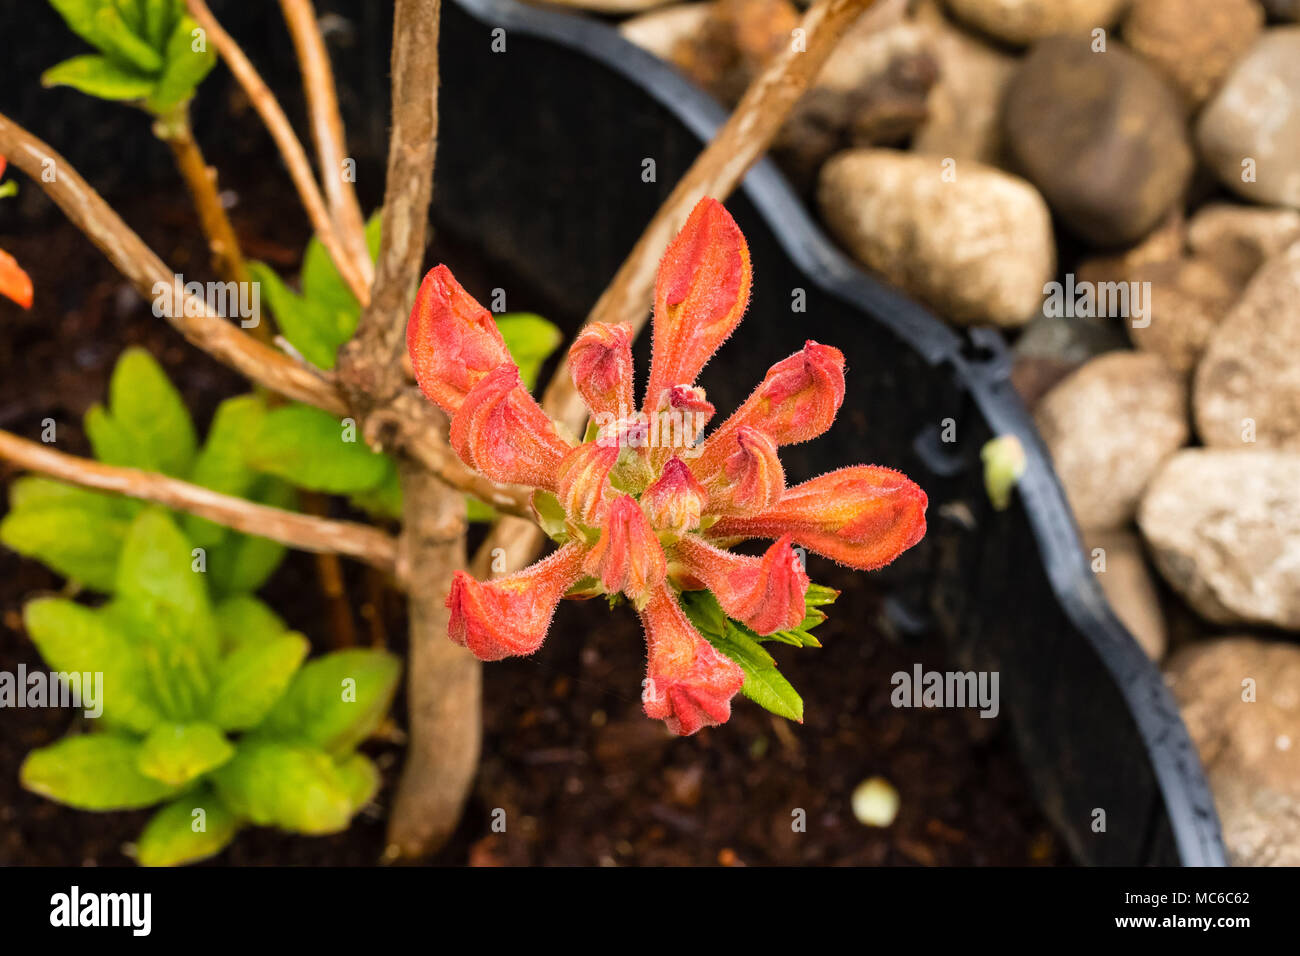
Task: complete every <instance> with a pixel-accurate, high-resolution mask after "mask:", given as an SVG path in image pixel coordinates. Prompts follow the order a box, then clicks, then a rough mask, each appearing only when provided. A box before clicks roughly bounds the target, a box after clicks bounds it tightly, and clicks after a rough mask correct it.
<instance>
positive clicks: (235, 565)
mask: <svg viewBox="0 0 1300 956" xmlns="http://www.w3.org/2000/svg"><path fill="white" fill-rule="evenodd" d="M246 497H248V498H250V499H251V500H253V501H256V502H258V503H259V504H264V505H271V506H272V507H274V508H283V509H285V510H287V511H292V510H293V509H295V508H296V507H297V506H298V495H297V492H295V491H294V489H293V488H292V487H290V486H289V485H287V484H285V483H284V482H283V481H280V480H279V479H278V478H271V477H269V476H267V475H259V476H258V482H257V484H256V485H254V486H253V489H252V491H250V492H249V493H248V495H247V496H246ZM288 553H289V549H288V548H286V547H285V546H284V545H282V544H280V542H278V541H272V540H271V539H270V538H263V537H259V536H258V535H251V534H240V533H239V532H234V531H232V532H230V533H229V534H228V535H226V537H225V539H224V540H223V541H222V542H221V543H220V544H219V545H217V546H216V547H215V548H211V549H210V550H209V551H208V579H209V583H210V584H211V589H212V592H213V593H214V594H218V595H227V594H243V593H247V592H250V591H256V590H257V589H258V588H260V587H261V586H262V585H263V584H265V583H266V582H267V580H268V579H269V578H270V577H271V575H272V574H274V573H275V571H276V569H277V568H278V567H280V564H281V563H282V562H283V561H284V556H285V555H286V554H288Z"/></svg>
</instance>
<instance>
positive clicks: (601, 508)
mask: <svg viewBox="0 0 1300 956" xmlns="http://www.w3.org/2000/svg"><path fill="white" fill-rule="evenodd" d="M618 456H619V447H618V446H617V445H615V444H612V443H611V444H601V443H600V442H594V441H592V442H587V443H586V444H583V445H579V446H578V447H577V448H574V449H573V450H572V451H570V452H569V453H568V454H567V455H565V456H564V460H563V461H562V462H560V470H559V473H558V477H557V482H556V485H557V492H556V494H557V496H558V497H559V499H560V504H561V505H563V506H564V512H565V514H566V515H568V517H569V519H570V520H571V521H573V522H574V523H576V524H580V525H586V526H587V527H591V528H595V527H599V526H600V519H601V515H603V514H604V512H605V506H606V503H607V501H608V498H609V496H610V494H611V489H610V485H609V472H610V469H611V468H613V467H614V463H615V462H617V461H618Z"/></svg>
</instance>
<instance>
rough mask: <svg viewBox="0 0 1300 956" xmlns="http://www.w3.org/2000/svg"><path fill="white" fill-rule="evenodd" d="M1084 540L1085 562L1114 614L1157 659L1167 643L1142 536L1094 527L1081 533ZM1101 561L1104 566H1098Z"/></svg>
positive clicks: (1139, 643)
mask: <svg viewBox="0 0 1300 956" xmlns="http://www.w3.org/2000/svg"><path fill="white" fill-rule="evenodd" d="M1083 542H1084V548H1085V549H1086V550H1087V553H1088V562H1089V564H1090V565H1091V566H1092V569H1093V572H1094V573H1095V574H1096V575H1097V581H1098V582H1099V583H1100V584H1101V589H1102V591H1104V592H1105V593H1106V600H1107V601H1108V602H1109V603H1110V606H1111V608H1112V609H1113V610H1114V611H1115V615H1116V616H1117V617H1118V618H1119V619H1120V622H1121V623H1123V625H1124V626H1125V627H1126V628H1128V630H1129V633H1130V634H1132V635H1133V637H1134V638H1135V639H1136V640H1137V642H1138V645H1139V646H1140V647H1141V648H1142V650H1144V651H1146V653H1147V656H1148V657H1149V658H1151V659H1152V660H1153V661H1159V660H1160V659H1161V658H1162V657H1164V656H1165V647H1166V645H1167V643H1168V636H1167V632H1166V629H1165V615H1164V612H1163V611H1162V610H1161V609H1160V595H1159V594H1158V593H1157V592H1156V584H1155V580H1154V579H1153V578H1152V576H1151V569H1150V568H1148V567H1147V561H1146V555H1145V554H1144V553H1143V550H1142V541H1141V539H1140V538H1138V536H1137V535H1136V534H1134V533H1133V532H1132V531H1129V530H1128V529H1126V528H1121V529H1116V530H1113V531H1103V530H1099V529H1093V530H1090V531H1086V532H1085V533H1084V536H1083ZM1102 562H1104V568H1105V570H1100V568H1101V567H1102V566H1103V565H1102Z"/></svg>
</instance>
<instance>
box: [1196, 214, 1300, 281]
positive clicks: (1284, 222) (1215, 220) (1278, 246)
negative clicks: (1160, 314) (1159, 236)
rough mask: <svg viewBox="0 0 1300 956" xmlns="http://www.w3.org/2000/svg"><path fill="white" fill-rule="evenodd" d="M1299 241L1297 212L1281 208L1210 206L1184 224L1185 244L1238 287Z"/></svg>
mask: <svg viewBox="0 0 1300 956" xmlns="http://www.w3.org/2000/svg"><path fill="white" fill-rule="evenodd" d="M1297 239H1300V212H1297V211H1296V210H1294V209H1287V208H1285V207H1283V206H1238V205H1235V204H1233V203H1226V202H1225V203H1210V204H1209V205H1207V206H1203V207H1202V208H1201V209H1199V210H1198V211H1197V213H1196V215H1194V216H1192V218H1191V219H1190V220H1189V221H1188V223H1187V245H1188V248H1190V249H1191V250H1192V251H1193V252H1195V253H1198V254H1199V255H1202V256H1205V257H1207V258H1209V259H1212V260H1213V261H1214V264H1215V265H1216V266H1218V267H1219V269H1220V270H1222V271H1223V272H1224V273H1225V274H1226V275H1229V276H1231V277H1232V279H1233V280H1234V281H1235V282H1237V283H1239V284H1240V285H1243V286H1244V285H1245V284H1246V283H1247V282H1249V281H1250V278H1251V276H1253V275H1254V274H1255V272H1256V270H1257V269H1259V267H1260V266H1262V265H1263V264H1264V262H1265V260H1267V259H1270V258H1272V257H1273V256H1275V255H1277V253H1279V252H1281V251H1282V250H1283V249H1285V248H1286V247H1287V246H1289V245H1291V243H1293V242H1295V241H1296V240H1297Z"/></svg>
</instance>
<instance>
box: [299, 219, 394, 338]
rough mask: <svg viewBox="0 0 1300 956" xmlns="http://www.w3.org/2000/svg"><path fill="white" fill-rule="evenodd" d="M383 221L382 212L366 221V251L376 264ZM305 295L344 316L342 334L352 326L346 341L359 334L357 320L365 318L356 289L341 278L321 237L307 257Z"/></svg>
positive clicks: (309, 248)
mask: <svg viewBox="0 0 1300 956" xmlns="http://www.w3.org/2000/svg"><path fill="white" fill-rule="evenodd" d="M381 220H382V217H381V216H380V214H379V212H375V213H373V214H371V216H370V218H369V219H368V220H366V248H367V249H368V250H369V252H370V259H371V261H372V262H373V261H374V260H375V259H376V258H378V256H379V239H380V230H381V225H382V222H381ZM302 294H303V295H304V296H306V297H307V298H308V299H311V300H312V301H313V302H316V303H319V304H320V305H323V306H327V307H328V308H330V309H332V310H333V311H335V312H336V313H339V314H340V315H341V316H343V317H344V319H343V323H344V324H343V325H340V330H342V329H343V328H345V327H346V326H347V325H348V324H350V325H351V328H348V329H347V335H346V336H345V337H344V340H343V341H347V339H349V338H351V337H352V333H353V332H355V331H356V325H357V319H358V317H359V316H360V315H361V305H360V303H358V302H357V300H356V297H355V296H354V295H353V294H352V289H351V288H350V287H349V286H348V284H347V283H346V282H345V281H343V277H342V276H341V275H339V270H338V269H337V268H335V266H334V260H333V259H331V258H330V254H329V252H328V251H327V250H326V249H325V244H324V243H323V242H321V241H320V238H319V237H317V236H312V237H311V240H310V241H309V242H308V243H307V249H306V251H305V252H304V253H303V257H302ZM340 344H342V343H340Z"/></svg>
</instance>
